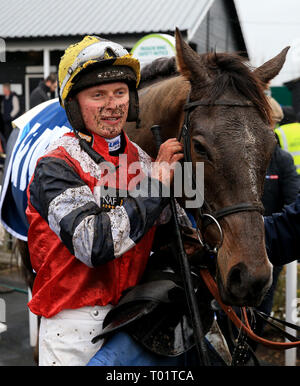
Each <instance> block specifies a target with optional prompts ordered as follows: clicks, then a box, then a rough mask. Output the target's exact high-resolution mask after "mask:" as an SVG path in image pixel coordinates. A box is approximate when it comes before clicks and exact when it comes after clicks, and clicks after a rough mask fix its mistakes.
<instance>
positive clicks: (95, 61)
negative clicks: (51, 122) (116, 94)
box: [58, 36, 141, 130]
mask: <svg viewBox="0 0 300 386" xmlns="http://www.w3.org/2000/svg"><path fill="white" fill-rule="evenodd" d="M140 76H141V75H140V63H139V61H138V60H137V59H135V58H134V57H133V56H132V55H131V54H129V53H128V51H127V50H126V49H125V48H123V47H122V46H121V45H120V44H117V43H114V42H111V41H109V40H106V39H102V38H99V37H98V36H85V37H84V38H83V40H81V41H80V42H78V43H76V44H72V45H71V46H69V47H68V48H67V49H66V51H65V53H64V55H63V56H62V58H61V60H60V63H59V69H58V83H59V99H60V103H61V105H62V107H64V108H65V109H66V112H67V115H68V118H69V120H70V123H71V124H72V126H73V127H74V125H76V126H78V125H79V126H82V122H81V123H79V122H78V117H74V114H75V115H76V110H77V109H76V108H75V109H74V106H72V105H70V103H69V102H68V97H69V96H70V95H72V94H73V93H75V92H78V91H80V90H82V89H84V88H87V87H91V86H95V85H97V84H101V83H105V82H112V81H124V82H126V83H127V84H128V86H129V92H130V104H129V112H128V119H127V120H128V121H135V120H137V117H138V96H137V91H136V89H137V87H138V85H139V82H140ZM73 117H74V118H75V119H73ZM74 128H75V129H79V130H80V129H82V128H81V127H74Z"/></svg>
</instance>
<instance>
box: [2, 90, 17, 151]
mask: <svg viewBox="0 0 300 386" xmlns="http://www.w3.org/2000/svg"><path fill="white" fill-rule="evenodd" d="M3 94H4V96H3V99H2V101H1V114H2V119H3V131H2V136H1V141H2V142H3V143H2V146H3V150H4V152H5V149H6V143H7V140H8V137H9V136H10V133H11V132H12V125H11V122H12V121H13V120H14V119H15V118H17V117H18V116H19V115H20V102H19V98H18V97H17V95H16V94H15V93H14V92H13V91H11V87H10V84H9V83H4V84H3Z"/></svg>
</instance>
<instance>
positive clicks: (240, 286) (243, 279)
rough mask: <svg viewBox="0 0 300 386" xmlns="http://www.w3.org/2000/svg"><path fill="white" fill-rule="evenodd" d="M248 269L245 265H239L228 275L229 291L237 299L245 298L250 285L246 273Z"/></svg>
mask: <svg viewBox="0 0 300 386" xmlns="http://www.w3.org/2000/svg"><path fill="white" fill-rule="evenodd" d="M245 271H247V269H246V267H245V266H244V265H242V264H238V265H236V266H234V267H232V268H231V271H230V273H229V275H228V286H227V288H228V290H229V292H230V293H231V294H232V295H234V296H236V297H243V296H244V295H245V293H244V292H245V288H246V287H247V285H248V279H247V274H246V272H245Z"/></svg>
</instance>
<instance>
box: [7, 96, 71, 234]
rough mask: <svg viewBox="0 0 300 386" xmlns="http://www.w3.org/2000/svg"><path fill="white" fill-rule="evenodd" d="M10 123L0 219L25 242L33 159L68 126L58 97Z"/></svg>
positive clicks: (67, 128)
mask: <svg viewBox="0 0 300 386" xmlns="http://www.w3.org/2000/svg"><path fill="white" fill-rule="evenodd" d="M12 123H13V126H14V132H16V130H17V131H18V134H17V139H16V142H15V144H14V145H13V147H12V149H11V151H10V152H9V154H7V159H6V162H5V168H4V177H3V180H2V191H1V196H0V221H1V223H2V224H3V226H4V228H5V229H6V230H7V231H8V232H9V233H11V234H12V235H13V236H14V237H17V238H18V239H21V240H24V241H27V232H28V222H27V218H26V215H25V210H26V207H27V194H26V189H27V186H28V184H29V182H30V180H31V177H32V175H33V172H34V169H35V166H36V162H37V160H38V159H39V158H40V157H41V156H42V155H43V154H45V151H46V149H47V147H48V146H49V145H50V144H51V143H52V142H53V141H55V140H56V139H57V138H59V137H61V136H62V135H64V134H65V133H67V132H70V131H71V130H72V128H71V124H70V123H69V121H68V119H67V116H66V113H65V110H64V109H63V108H62V107H61V106H60V104H59V101H58V98H56V99H51V100H50V101H47V102H44V103H41V104H40V105H38V106H36V107H34V108H33V109H31V110H29V111H27V112H26V113H25V114H23V115H22V116H20V117H19V118H17V119H16V120H14V121H13V122H12Z"/></svg>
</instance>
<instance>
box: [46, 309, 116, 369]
mask: <svg viewBox="0 0 300 386" xmlns="http://www.w3.org/2000/svg"><path fill="white" fill-rule="evenodd" d="M112 307H113V306H112V305H107V306H104V307H101V306H94V307H82V308H78V309H76V310H63V311H61V312H59V313H58V314H57V315H55V316H53V317H52V318H45V317H42V318H41V324H40V332H39V366H85V365H86V364H87V363H88V361H89V360H90V359H91V358H92V357H93V356H94V355H95V354H96V352H97V351H98V350H99V349H100V348H101V346H102V344H103V339H101V340H99V341H98V342H97V343H95V344H93V343H92V342H91V340H92V339H93V338H94V337H95V336H96V335H98V334H100V332H101V331H102V325H103V320H104V318H105V316H106V314H107V313H108V311H109V310H110V309H111V308H112Z"/></svg>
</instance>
